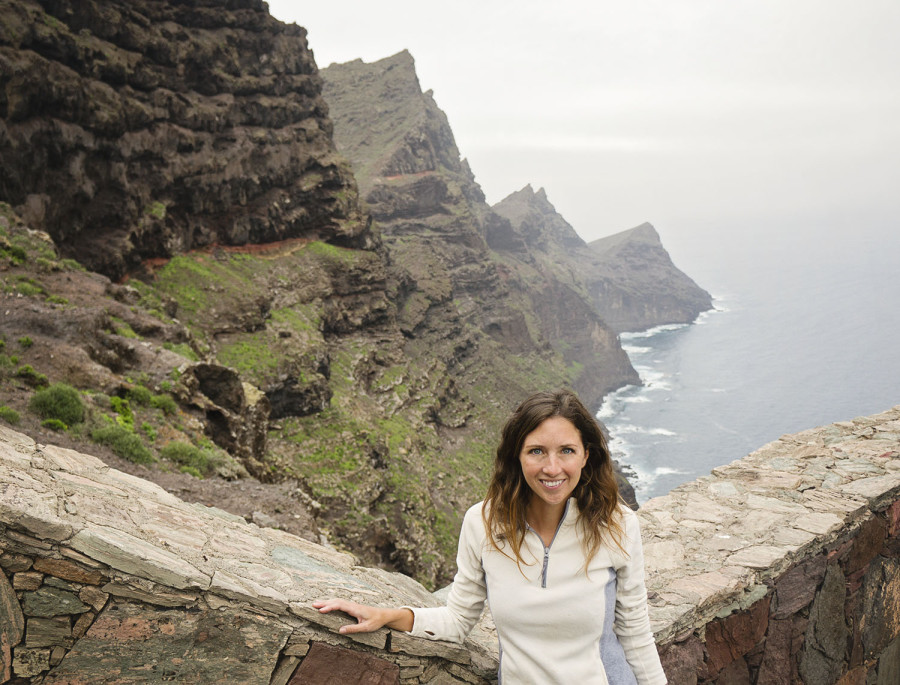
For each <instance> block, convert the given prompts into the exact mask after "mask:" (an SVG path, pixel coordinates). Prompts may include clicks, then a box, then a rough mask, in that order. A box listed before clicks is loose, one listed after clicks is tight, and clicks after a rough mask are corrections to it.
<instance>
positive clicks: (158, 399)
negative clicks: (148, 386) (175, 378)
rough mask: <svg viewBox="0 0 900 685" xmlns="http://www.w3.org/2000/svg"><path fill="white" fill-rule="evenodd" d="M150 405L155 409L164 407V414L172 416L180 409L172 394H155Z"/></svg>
mask: <svg viewBox="0 0 900 685" xmlns="http://www.w3.org/2000/svg"><path fill="white" fill-rule="evenodd" d="M150 406H151V407H154V408H155V409H162V412H163V414H167V415H169V416H172V415H173V414H175V412H177V411H178V405H177V404H176V403H175V400H173V399H172V396H171V395H154V396H153V397H152V399H151V400H150Z"/></svg>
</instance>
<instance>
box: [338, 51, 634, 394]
mask: <svg viewBox="0 0 900 685" xmlns="http://www.w3.org/2000/svg"><path fill="white" fill-rule="evenodd" d="M321 73H322V76H323V78H324V80H325V89H324V95H325V98H326V100H327V101H328V103H329V106H330V108H331V114H332V116H333V117H334V121H335V141H336V142H337V145H338V148H339V150H340V151H341V152H343V153H344V154H346V155H347V157H348V158H349V159H350V161H351V164H352V165H353V168H354V170H356V171H357V177H358V179H359V184H360V186H359V187H360V193H361V195H362V197H363V198H364V200H365V202H366V203H367V206H368V208H369V210H370V211H371V212H372V214H373V216H374V217H375V219H376V220H377V221H378V223H379V226H380V227H381V228H382V231H383V241H384V245H385V248H386V250H387V254H388V261H389V267H388V272H389V275H390V277H391V279H392V281H393V283H394V284H395V287H396V293H397V294H396V298H394V299H395V301H396V302H397V306H398V320H399V322H400V325H401V328H402V329H403V331H404V333H405V334H406V335H407V337H408V338H409V341H410V342H409V344H408V347H410V348H419V349H432V350H435V351H440V352H441V353H442V354H446V355H451V356H452V357H453V358H456V359H458V363H464V364H466V365H467V366H469V368H471V365H473V364H475V365H477V367H478V368H479V371H478V378H479V381H478V383H477V385H476V384H472V381H471V375H469V376H468V377H467V376H462V377H461V378H459V379H458V380H457V384H458V385H460V384H462V386H463V387H464V388H465V389H466V390H467V391H471V392H472V394H473V395H481V394H483V393H485V392H488V393H491V394H493V393H494V392H497V393H498V397H500V398H502V397H503V396H504V395H506V396H510V395H512V396H517V395H519V396H521V392H522V391H523V390H525V389H526V388H527V387H528V385H527V384H528V383H531V384H532V385H531V387H534V385H533V384H534V380H535V379H534V378H529V377H528V375H524V376H523V375H521V374H520V380H519V381H518V382H515V381H514V377H515V373H520V371H518V370H516V371H515V372H514V370H513V369H512V368H510V367H511V366H513V365H514V364H516V362H511V360H512V359H516V360H522V362H523V365H522V366H520V367H519V368H520V369H521V368H523V367H524V368H529V367H530V368H531V369H534V370H535V371H538V372H540V373H542V375H543V378H544V381H543V383H544V384H546V385H561V384H571V385H573V386H574V387H575V388H576V389H577V390H578V391H579V392H580V393H581V394H582V395H583V397H585V399H586V401H588V402H590V403H591V404H595V405H597V404H599V401H600V398H601V397H602V396H603V395H604V394H605V393H606V392H609V391H610V390H613V389H615V388H617V387H620V386H622V385H623V384H625V383H633V382H637V375H636V374H635V372H634V370H633V369H632V368H631V365H630V364H629V362H628V359H627V357H626V355H625V354H624V352H622V350H621V347H620V346H619V344H618V341H617V339H616V335H615V333H614V332H613V331H611V330H610V329H609V328H608V327H606V325H605V324H604V323H603V322H602V321H601V320H600V318H599V316H598V315H597V313H596V311H595V310H594V309H593V307H592V306H591V303H590V300H589V299H587V298H586V297H585V296H584V295H582V294H581V293H579V292H577V290H576V288H574V287H573V286H572V283H571V282H570V281H569V280H566V279H560V278H558V277H557V275H556V273H555V269H554V268H552V267H549V266H547V265H544V264H542V263H540V262H537V261H535V259H534V258H533V256H532V255H531V253H530V246H528V245H527V244H526V243H525V242H523V241H522V239H521V236H519V235H517V234H516V232H515V231H514V230H513V228H512V227H511V226H510V224H509V221H508V220H506V219H504V218H503V217H502V216H498V215H497V214H496V213H494V212H493V211H491V209H490V208H489V207H488V206H487V204H486V203H485V200H484V195H483V193H482V192H481V189H480V188H479V187H478V185H477V184H476V183H475V181H474V177H473V175H472V173H471V171H470V169H469V167H468V164H467V163H466V162H465V160H460V157H459V150H458V149H457V147H456V144H455V142H454V139H453V134H452V131H451V130H450V127H449V125H448V123H447V119H446V117H445V116H444V114H443V112H441V111H440V110H439V109H438V107H437V105H436V104H435V102H434V99H433V97H432V95H431V92H430V91H429V92H427V93H422V91H421V88H420V86H419V82H418V78H417V76H416V73H415V64H414V61H413V58H412V57H411V56H410V55H409V53H407V52H401V53H399V54H397V55H394V56H393V57H389V58H386V59H383V60H380V61H378V62H374V63H372V64H365V63H363V62H362V61H360V60H356V61H354V62H349V63H347V64H334V65H331V66H329V67H328V68H327V69H323V70H322V72H321ZM385 113H387V114H389V115H390V116H389V117H385V116H384V114H385ZM461 336H462V338H461ZM460 339H464V340H466V339H467V340H469V341H471V342H469V343H467V345H466V351H465V356H464V357H462V358H460V357H459V354H458V352H456V351H454V350H453V349H450V348H449V345H450V344H451V342H452V343H453V346H454V347H458V341H459V340H460ZM497 346H499V347H497ZM526 360H528V361H526ZM467 381H468V382H469V385H468V386H467V385H466V382H467Z"/></svg>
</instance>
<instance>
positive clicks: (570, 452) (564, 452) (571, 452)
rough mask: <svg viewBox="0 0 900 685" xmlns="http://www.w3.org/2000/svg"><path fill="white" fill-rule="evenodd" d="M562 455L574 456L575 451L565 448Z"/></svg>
mask: <svg viewBox="0 0 900 685" xmlns="http://www.w3.org/2000/svg"><path fill="white" fill-rule="evenodd" d="M562 453H563V454H574V453H575V450H573V449H572V448H571V447H563V448H562Z"/></svg>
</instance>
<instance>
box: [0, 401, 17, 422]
mask: <svg viewBox="0 0 900 685" xmlns="http://www.w3.org/2000/svg"><path fill="white" fill-rule="evenodd" d="M0 419H3V420H4V421H6V423H8V424H10V425H12V426H18V425H19V422H20V421H21V420H22V417H21V416H19V412H17V411H16V410H15V409H13V408H12V407H7V406H6V405H3V406H2V407H0Z"/></svg>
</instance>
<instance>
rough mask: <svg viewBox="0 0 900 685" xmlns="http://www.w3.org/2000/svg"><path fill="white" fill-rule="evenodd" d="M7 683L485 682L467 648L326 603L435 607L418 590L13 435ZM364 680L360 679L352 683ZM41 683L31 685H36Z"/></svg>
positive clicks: (3, 597) (3, 665) (477, 650)
mask: <svg viewBox="0 0 900 685" xmlns="http://www.w3.org/2000/svg"><path fill="white" fill-rule="evenodd" d="M0 567H2V569H3V573H2V574H0V683H5V682H7V681H9V680H11V679H13V678H15V679H16V682H42V683H45V684H50V683H72V682H79V683H80V682H90V683H92V684H93V683H103V682H135V681H141V682H144V681H150V682H153V681H176V682H204V683H205V682H210V683H212V682H240V683H260V684H261V685H285V684H286V683H288V682H301V681H302V682H321V675H322V673H323V672H327V673H331V674H334V673H342V672H345V673H346V674H347V678H346V679H345V681H346V682H347V683H353V682H361V680H360V679H361V678H363V679H365V682H372V683H382V682H383V683H403V684H404V685H407V684H408V685H412V684H414V683H415V684H418V683H424V682H430V683H445V684H448V685H449V684H452V683H472V684H473V685H474V684H478V683H485V682H490V680H491V678H492V677H493V675H494V674H495V673H496V668H497V658H496V651H495V650H496V645H495V641H496V640H495V637H494V635H492V634H491V632H490V627H489V625H488V624H485V626H483V627H479V629H478V630H476V632H475V634H474V636H473V639H472V640H470V641H469V642H468V643H467V644H466V645H453V644H447V643H441V642H435V641H423V640H418V639H414V638H410V637H409V636H407V635H405V634H402V633H396V632H394V631H390V630H387V629H382V630H380V631H378V632H375V633H367V634H360V635H353V636H344V635H340V634H338V632H337V631H338V628H339V627H340V626H341V625H343V624H345V623H347V622H350V621H352V619H350V618H349V617H347V616H337V615H334V614H320V613H319V612H318V611H315V610H314V609H313V608H312V607H311V602H312V601H313V600H314V599H318V598H324V597H329V596H346V597H354V598H356V599H363V600H365V601H368V602H369V603H372V604H383V605H388V606H397V605H400V604H413V605H417V606H437V605H439V602H438V601H437V600H436V599H435V598H434V597H433V596H432V595H431V594H430V593H429V592H427V591H426V590H425V588H423V587H422V586H421V585H419V584H418V583H416V582H414V581H412V580H411V579H409V578H407V577H405V576H401V575H399V574H394V573H388V572H386V571H382V570H380V569H368V568H361V567H358V566H356V563H355V559H354V558H353V557H351V556H350V555H347V554H342V553H339V552H336V551H333V550H329V549H326V548H324V547H321V546H319V545H315V544H313V543H310V542H308V541H305V540H302V539H301V538H297V537H295V536H292V535H289V534H287V533H284V532H282V531H278V530H274V529H270V528H265V529H260V528H259V527H257V526H256V525H255V524H248V523H247V522H245V521H244V520H243V519H241V518H239V517H236V516H232V515H230V514H227V513H226V512H223V511H220V510H217V509H214V508H209V507H203V506H201V505H190V504H186V503H184V502H182V501H180V500H178V499H177V498H175V497H174V496H172V495H170V494H168V493H166V492H165V491H164V490H162V489H161V488H159V487H158V486H156V485H154V484H152V483H149V482H146V481H143V480H141V479H138V478H134V477H132V476H129V475H127V474H124V473H121V472H118V471H115V470H114V469H110V468H109V467H107V466H106V465H104V464H103V463H102V462H100V461H99V460H97V459H95V458H94V457H90V456H87V455H83V454H79V453H77V452H73V451H71V450H65V449H61V448H56V447H52V446H47V445H42V446H38V445H36V444H35V443H34V442H33V441H32V440H31V439H29V438H28V437H26V436H24V435H21V434H19V433H15V432H13V431H10V430H7V429H5V428H2V427H0ZM351 676H352V677H351ZM29 679H31V680H29Z"/></svg>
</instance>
